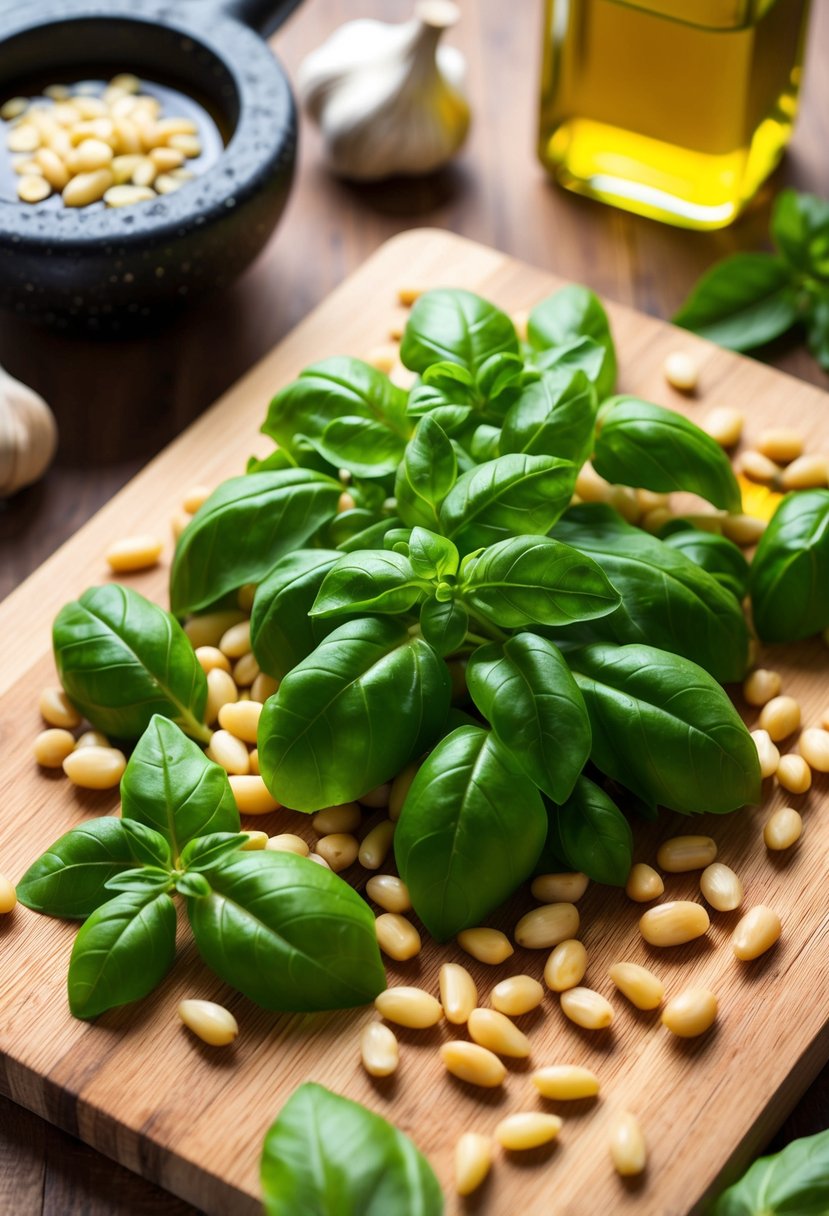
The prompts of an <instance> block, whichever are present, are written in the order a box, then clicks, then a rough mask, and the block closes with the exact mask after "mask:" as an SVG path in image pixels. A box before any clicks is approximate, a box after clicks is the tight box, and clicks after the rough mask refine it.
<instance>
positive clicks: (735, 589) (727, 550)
mask: <svg viewBox="0 0 829 1216" xmlns="http://www.w3.org/2000/svg"><path fill="white" fill-rule="evenodd" d="M670 529H671V530H670V531H669V530H668V529H667V528H666V529H663V531H662V533H661V535H660V540H661V541H662V542H663V544H666V545H667V546H668V548H669V549H676V550H677V551H678V552H680V553H684V554H685V556H686V557H687V558H690V560H691V561H692V562H696V564H697V565H698V566H701V567H702V569H703V570H706V571H707V572H708V573H709V574H710V575H711V577H712V578H715V579H716V580H717V582H718V583H719V584H720V586H721V587H725V589H726V591H730V592H731V594H732V595H733V596H734V597H735V598H736V599H737V600H739V601H740V602H741V603H742V601H743V600H744V599H745V597H746V596H747V595H748V562H747V561H746V559H745V558H744V557H743V552H742V550H741V549H740V548H739V546H737V545H735V544H734V542H733V541H730V540H728V539H727V538H726V537H725V536H720V535H719V534H718V533H716V532H703V531H701V529H699V528H694V527H692V526H691V525H690V524H687V523H684V522H683V521H680V520H676V521H675V523H672V524H671V525H670Z"/></svg>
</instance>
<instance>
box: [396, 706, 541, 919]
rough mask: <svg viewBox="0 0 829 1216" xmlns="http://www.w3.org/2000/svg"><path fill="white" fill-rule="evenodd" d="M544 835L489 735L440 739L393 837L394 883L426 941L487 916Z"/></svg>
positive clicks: (536, 801) (524, 786)
mask: <svg viewBox="0 0 829 1216" xmlns="http://www.w3.org/2000/svg"><path fill="white" fill-rule="evenodd" d="M546 832H547V816H546V813H545V811H544V804H543V802H542V801H541V795H540V794H539V792H538V790H537V789H536V788H535V785H534V784H533V782H532V781H531V780H530V778H529V777H527V776H526V774H525V773H524V771H523V769H522V768H520V767H519V765H518V763H517V761H516V760H515V759H514V758H513V756H512V755H511V753H510V752H509V751H507V749H506V748H505V747H504V746H503V744H502V743H500V742H499V741H498V740H497V739H496V738H495V736H494V735H493V734H491V733H490V732H489V731H487V730H484V729H483V728H482V727H480V726H462V727H460V728H459V729H457V730H454V731H453V732H452V733H451V734H450V735H447V736H446V738H444V739H442V740H441V741H440V743H438V745H437V746H436V747H435V748H434V750H433V751H432V752H431V753H430V754H429V756H427V758H426V760H425V761H424V762H423V764H422V765H421V766H420V768H419V769H418V771H417V775H416V776H415V779H414V781H413V782H412V785H411V788H410V790H409V793H408V795H407V797H406V801H405V802H404V804H403V810H402V812H401V814H400V819H399V821H398V824H397V827H396V829H395V833H394V855H395V858H396V860H397V866H398V869H399V871H400V877H401V878H402V879H403V881H404V882H405V883H406V885H407V887H408V888H409V893H410V895H411V897H412V904H413V906H414V909H415V911H416V912H417V914H418V916H419V917H420V919H421V920H422V921H423V923H424V925H425V926H426V928H427V929H428V930H429V932H430V933H431V935H432V937H434V938H435V940H436V941H439V942H443V941H446V940H447V939H448V938H450V937H452V936H453V935H454V934H456V933H459V932H460V931H461V930H462V929H466V928H468V927H469V926H470V925H477V924H480V923H481V922H482V921H483V920H484V919H485V918H486V917H487V916H489V914H490V913H491V912H492V911H493V910H494V909H495V908H497V907H498V905H499V904H501V903H503V901H504V900H505V899H507V897H508V896H510V895H511V894H512V893H513V891H515V890H516V888H517V887H518V886H519V885H520V883H522V882H523V881H524V879H525V878H527V877H528V876H529V875H530V874H531V873H532V869H533V866H534V865H535V863H536V860H537V858H538V855H539V853H540V852H541V848H542V845H543V844H544V838H545V835H546Z"/></svg>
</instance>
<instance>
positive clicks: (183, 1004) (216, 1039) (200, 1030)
mask: <svg viewBox="0 0 829 1216" xmlns="http://www.w3.org/2000/svg"><path fill="white" fill-rule="evenodd" d="M178 1016H179V1017H180V1018H181V1020H182V1022H183V1023H184V1025H185V1026H186V1027H187V1029H188V1030H192V1031H193V1034H195V1035H197V1036H198V1037H199V1038H200V1039H201V1040H202V1042H204V1043H209V1044H210V1046H211V1047H227V1045H228V1043H232V1042H233V1040H234V1039H235V1038H236V1036H237V1034H238V1033H239V1025H238V1023H237V1021H236V1019H235V1017H234V1016H233V1014H232V1013H231V1012H230V1010H229V1009H225V1008H224V1006H222V1005H216V1004H214V1003H213V1001H194V1000H188V1001H179V1006H178Z"/></svg>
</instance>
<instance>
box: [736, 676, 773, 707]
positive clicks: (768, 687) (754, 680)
mask: <svg viewBox="0 0 829 1216" xmlns="http://www.w3.org/2000/svg"><path fill="white" fill-rule="evenodd" d="M781 684H782V680H781V679H780V672H779V671H767V670H766V669H765V668H764V667H758V668H757V669H756V670H755V671H752V672H751V674H750V675H748V676H746V679H745V681H744V683H743V696H744V698H745V699H746V701H747V702H748V704H749V705H756V706H758V707H759V706H762V705H766V704H767V703H768V702H769V701H771V700H772V698H773V697H776V696H778V695H779V693H780V686H781Z"/></svg>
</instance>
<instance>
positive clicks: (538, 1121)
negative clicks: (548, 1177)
mask: <svg viewBox="0 0 829 1216" xmlns="http://www.w3.org/2000/svg"><path fill="white" fill-rule="evenodd" d="M561 1126H562V1120H561V1119H560V1118H559V1117H558V1115H545V1114H544V1113H543V1112H542V1111H538V1110H532V1111H530V1110H527V1111H517V1112H516V1113H515V1114H514V1115H507V1117H506V1118H505V1119H502V1120H501V1122H500V1123H499V1124H497V1126H496V1128H495V1139H496V1140H497V1141H498V1143H499V1144H500V1145H501V1147H502V1148H506V1149H510V1150H512V1151H513V1152H521V1151H523V1150H525V1149H529V1148H539V1147H540V1146H541V1145H542V1144H549V1143H550V1141H551V1140H555V1138H556V1136H557V1135H558V1133H559V1132H560V1131H561Z"/></svg>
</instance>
